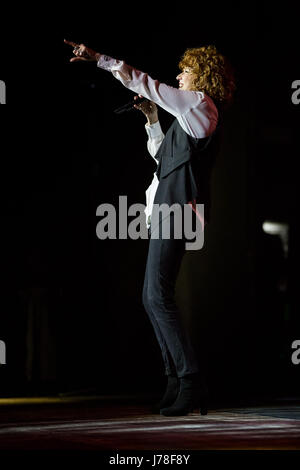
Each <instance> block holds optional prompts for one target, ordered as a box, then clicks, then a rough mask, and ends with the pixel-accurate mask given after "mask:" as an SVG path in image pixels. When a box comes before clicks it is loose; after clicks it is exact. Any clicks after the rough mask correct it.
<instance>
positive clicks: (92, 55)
mask: <svg viewBox="0 0 300 470" xmlns="http://www.w3.org/2000/svg"><path fill="white" fill-rule="evenodd" d="M65 43H66V44H69V45H70V46H72V47H73V53H74V55H75V57H73V58H72V59H70V61H71V62H77V61H94V62H97V65H98V67H100V68H102V69H105V70H108V71H110V72H111V73H112V74H113V75H114V77H115V78H117V79H118V80H120V82H121V83H122V84H123V85H124V86H126V87H127V88H129V89H130V90H132V91H134V92H135V93H137V94H138V95H142V96H143V97H144V98H147V99H148V100H150V101H152V102H154V103H156V104H157V105H159V106H160V107H162V108H163V109H165V110H166V111H167V112H169V113H170V114H172V115H173V116H175V117H176V118H178V120H179V123H180V125H181V126H182V127H183V129H184V130H185V131H186V132H187V133H188V134H189V135H191V136H193V137H196V138H202V137H206V136H208V135H210V134H211V133H212V132H213V131H214V130H215V128H216V125H217V121H218V111H217V108H216V106H215V105H214V103H213V101H212V100H211V98H209V97H208V96H207V95H204V93H202V92H201V91H188V90H179V89H177V88H173V87H171V86H169V85H166V84H164V83H160V82H159V81H157V80H154V79H152V78H151V77H150V76H149V75H148V74H147V73H144V72H141V71H139V70H136V69H134V68H133V67H131V66H129V65H127V64H125V62H124V61H122V60H116V59H113V58H111V57H109V56H107V55H103V54H100V53H98V52H95V51H93V50H92V49H89V48H88V47H86V46H85V45H84V44H76V43H74V42H71V41H66V40H65Z"/></svg>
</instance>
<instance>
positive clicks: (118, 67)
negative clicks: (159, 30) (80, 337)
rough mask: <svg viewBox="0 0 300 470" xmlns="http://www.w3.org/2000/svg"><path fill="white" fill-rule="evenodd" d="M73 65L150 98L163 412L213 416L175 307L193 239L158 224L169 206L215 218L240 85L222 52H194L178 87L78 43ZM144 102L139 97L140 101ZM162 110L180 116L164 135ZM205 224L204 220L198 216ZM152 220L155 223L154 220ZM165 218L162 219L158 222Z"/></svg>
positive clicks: (148, 305)
mask: <svg viewBox="0 0 300 470" xmlns="http://www.w3.org/2000/svg"><path fill="white" fill-rule="evenodd" d="M65 42H66V43H67V44H69V45H71V46H72V47H73V48H74V49H73V53H74V55H75V57H73V58H72V59H71V60H70V61H71V62H76V61H95V62H97V65H98V67H100V68H102V69H105V70H108V71H110V72H111V73H112V74H113V75H114V77H115V78H117V79H118V80H119V81H120V82H121V83H122V84H123V85H124V86H126V87H127V88H129V89H130V90H132V91H134V92H135V93H137V95H139V96H141V97H144V98H146V99H147V100H148V101H144V102H142V103H140V104H136V105H135V107H136V108H137V109H139V110H141V111H142V112H143V113H144V114H145V116H146V118H147V123H146V126H145V127H146V131H147V134H148V143H147V146H148V150H149V152H150V154H151V155H152V157H153V158H154V159H155V161H156V162H157V164H158V166H157V170H156V172H155V174H154V177H153V181H152V183H151V185H150V187H149V188H148V190H147V191H146V199H147V207H146V211H145V212H146V223H147V226H148V228H149V233H150V241H149V251H148V258H147V266H146V273H145V280H144V287H143V304H144V306H145V309H146V311H147V313H148V315H149V318H150V320H151V322H152V325H153V328H154V331H155V334H156V337H157V340H158V342H159V345H160V348H161V352H162V357H163V361H164V366H165V374H166V375H167V377H168V383H167V389H166V392H165V394H164V396H163V398H162V400H161V402H160V403H159V404H158V406H157V407H156V408H155V409H156V411H158V410H159V412H160V413H161V414H162V415H165V416H178V415H186V414H187V413H189V412H191V411H192V410H193V409H194V408H195V407H197V408H199V407H200V410H201V414H206V413H207V399H208V392H207V387H206V384H205V381H204V378H203V377H202V374H201V373H200V367H199V364H198V362H197V358H196V355H195V352H194V350H193V347H192V345H191V342H190V339H189V338H188V335H187V332H186V331H185V329H184V327H183V325H182V324H181V322H180V314H179V312H178V308H177V305H176V303H175V299H174V296H175V283H176V279H177V275H178V272H179V268H180V265H181V262H182V258H183V256H184V254H185V252H186V238H185V236H183V237H181V238H177V236H175V228H176V227H175V216H174V213H169V215H168V217H167V220H168V223H169V227H170V236H169V237H168V238H165V237H164V236H162V232H161V225H162V221H161V220H160V221H159V223H158V224H157V225H156V226H153V220H154V217H153V214H154V210H153V208H154V206H157V205H160V204H162V203H166V204H168V205H169V207H170V206H171V205H173V204H174V203H176V204H179V206H180V207H182V206H183V205H186V204H190V205H191V206H192V207H193V209H194V211H195V213H197V209H196V207H197V206H196V204H198V203H199V204H204V207H205V216H204V221H205V223H207V222H208V220H209V213H210V177H211V172H212V168H213V164H214V161H215V158H216V155H217V151H218V142H219V127H220V126H219V121H220V110H222V109H223V108H224V107H225V106H226V105H227V104H229V103H230V101H231V98H232V94H233V90H234V80H233V76H232V72H231V68H230V66H229V64H228V62H227V61H226V59H225V58H224V57H223V56H222V55H221V54H219V53H218V51H217V50H216V48H215V47H214V46H207V47H200V48H193V49H188V50H187V51H186V52H185V53H184V55H183V57H182V60H181V61H180V63H179V67H180V69H181V73H180V74H179V75H178V76H177V77H176V78H177V80H178V82H179V83H178V88H173V87H171V86H168V85H166V84H163V83H160V82H158V81H157V80H153V79H152V78H151V77H149V76H148V74H146V73H143V72H141V71H138V70H136V69H134V68H132V67H130V66H128V65H127V64H125V63H124V62H123V61H120V60H115V59H113V58H111V57H108V56H106V55H103V54H100V53H97V52H95V51H93V50H91V49H89V48H87V47H86V46H84V45H83V44H80V45H78V44H76V43H73V42H71V41H66V40H65ZM135 98H137V96H136V97H135ZM157 105H158V106H160V107H162V108H163V109H165V110H166V111H167V112H169V113H170V114H172V115H173V116H174V117H175V120H174V122H173V124H172V126H171V127H170V129H169V130H168V132H167V133H166V135H165V136H164V134H163V132H162V130H161V127H160V124H159V120H158V113H157ZM197 215H198V216H199V217H200V219H201V214H199V213H197ZM151 218H152V221H151ZM155 220H157V219H155Z"/></svg>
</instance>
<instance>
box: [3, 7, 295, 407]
mask: <svg viewBox="0 0 300 470" xmlns="http://www.w3.org/2000/svg"><path fill="white" fill-rule="evenodd" d="M163 6H164V9H163V10H162V5H159V4H157V3H156V4H153V5H150V4H147V5H143V4H142V3H138V4H137V5H134V4H131V5H127V6H122V7H120V6H119V5H117V4H114V5H111V6H105V7H103V6H102V5H101V4H100V2H99V4H97V5H94V4H93V3H89V2H86V3H85V4H84V5H83V4H70V5H66V4H62V3H60V4H58V5H56V4H54V3H53V2H52V3H51V4H45V3H44V4H40V5H38V6H34V7H31V6H28V5H22V6H18V7H17V8H16V9H15V11H13V12H12V11H10V12H5V15H4V16H5V18H6V22H7V29H3V30H2V31H1V36H2V38H1V42H2V53H1V56H2V60H1V62H2V65H1V75H0V79H1V80H4V81H5V83H6V87H7V105H6V106H5V107H4V106H2V107H1V144H2V145H1V157H2V158H1V170H2V171H1V175H2V184H1V191H2V196H1V208H2V210H1V219H2V231H1V232H2V237H3V241H2V245H1V247H2V256H1V260H2V263H1V264H2V269H3V276H2V295H1V323H0V339H1V340H3V341H5V343H6V350H7V364H6V365H4V366H1V367H0V378H1V392H0V393H2V394H3V395H7V394H12V395H19V394H24V393H27V394H30V393H34V394H36V393H50V392H53V391H54V392H68V391H72V390H74V391H76V390H97V391H98V392H100V393H113V394H118V393H127V392H128V393H129V392H130V393H132V392H133V393H138V392H140V391H154V392H156V391H158V390H160V389H161V386H162V384H163V364H162V361H161V358H160V352H159V349H158V346H157V344H156V341H155V338H154V334H153V332H152V328H151V325H150V323H149V321H148V318H147V317H146V313H145V312H144V309H143V306H142V300H141V291H142V285H143V275H144V268H145V262H146V256H147V246H148V242H147V240H136V241H133V240H105V241H100V240H99V239H97V237H96V232H95V229H96V224H97V221H98V219H97V217H96V208H97V206H99V205H100V204H102V203H104V202H107V203H112V204H115V205H117V204H118V197H119V195H127V197H128V205H129V204H131V203H135V202H140V203H144V202H145V198H144V196H145V195H144V191H145V189H146V187H147V186H148V185H149V184H150V182H151V179H152V173H153V171H154V170H155V167H154V162H153V161H152V159H151V157H149V156H148V155H147V150H146V133H145V130H144V123H145V122H144V121H145V120H144V117H143V116H142V115H141V114H139V113H138V112H137V111H133V112H132V113H128V114H126V115H121V116H118V115H116V114H114V113H113V109H114V108H116V107H118V106H119V105H121V104H123V103H126V102H127V101H129V100H131V99H132V98H133V94H132V93H131V92H130V91H129V90H127V89H126V88H124V87H123V86H122V85H121V84H120V83H119V82H118V81H117V80H115V79H114V78H113V77H112V75H111V74H110V73H108V72H106V71H103V70H100V69H97V67H96V66H95V64H81V63H72V64H71V63H69V57H70V56H71V49H70V48H69V47H68V46H66V45H65V44H64V43H63V39H64V38H66V39H70V40H73V41H75V42H83V43H85V44H87V45H88V46H89V47H91V48H93V49H95V50H97V51H99V52H102V53H105V54H107V55H111V56H112V57H116V58H120V59H124V60H125V61H126V62H127V63H129V64H130V65H133V66H135V67H136V68H138V69H140V70H143V71H146V72H148V73H149V74H150V75H151V76H152V77H153V78H157V79H159V80H160V81H161V82H166V83H168V84H170V85H172V86H176V79H175V78H176V75H177V74H178V67H177V64H178V61H179V58H180V56H181V55H182V54H183V52H184V50H185V49H186V48H187V47H197V46H200V45H203V44H215V45H216V46H217V47H218V48H219V49H220V51H221V52H223V53H224V54H225V55H227V56H228V58H229V59H230V60H231V62H232V64H233V66H234V68H235V70H236V76H237V93H236V99H235V103H234V105H233V106H232V108H231V110H230V111H229V113H228V117H227V121H226V124H225V137H224V142H223V147H222V151H221V153H220V155H219V158H218V162H217V165H216V168H215V171H214V178H213V181H214V185H213V213H212V222H211V224H210V225H209V226H208V228H207V231H206V234H205V246H204V248H203V250H201V251H200V252H199V253H196V254H195V255H194V256H193V257H191V256H187V258H186V259H185V261H184V263H183V266H182V269H181V272H180V277H179V282H178V291H177V296H178V302H179V304H180V306H181V310H182V313H183V317H184V320H185V321H186V322H187V327H188V328H189V329H190V332H191V335H192V338H193V342H194V345H195V348H196V350H197V353H198V355H199V359H200V361H201V363H202V364H203V366H204V367H205V369H206V372H207V376H208V379H209V385H210V387H211V389H212V392H213V395H214V396H215V397H216V400H221V399H223V398H224V397H225V398H227V399H229V400H230V399H237V398H240V397H250V398H251V397H257V396H267V397H270V396H282V395H295V394H297V393H299V386H298V382H297V380H296V378H297V366H296V365H293V364H292V362H291V354H292V349H291V344H292V342H293V341H294V340H295V339H299V336H300V332H299V318H298V305H299V302H298V295H297V288H298V284H297V276H296V273H295V267H296V266H297V261H298V259H299V254H298V247H297V236H298V231H297V230H298V229H297V224H296V221H297V220H296V219H297V213H298V210H297V205H296V202H297V176H296V175H297V172H296V164H297V157H298V156H299V150H298V147H297V144H298V143H297V135H296V130H298V122H299V109H300V105H299V106H298V107H297V105H294V104H293V103H292V100H291V95H292V89H291V84H292V82H293V81H294V80H297V79H299V78H300V77H299V66H298V64H299V60H298V59H299V52H298V51H297V42H296V30H297V29H296V26H297V12H296V11H295V7H294V6H289V5H288V4H287V3H285V5H284V7H283V6H282V5H280V6H275V5H272V4H268V3H267V2H265V3H263V2H257V3H255V2H247V3H244V2H243V3H239V2H230V1H227V2H222V3H221V2H220V4H216V3H214V4H211V5H205V4H199V3H197V4H195V3H191V4H186V5H180V4H178V3H177V4H175V3H174V4H173V2H170V4H169V5H168V4H164V5H163ZM160 121H161V124H162V127H163V130H165V131H166V130H167V128H168V125H169V124H170V122H171V117H170V116H169V115H168V114H167V113H166V112H165V111H163V110H161V111H160ZM269 219H271V220H274V221H277V222H280V223H286V224H288V225H289V229H290V238H289V241H290V243H289V252H288V256H287V258H286V259H282V246H281V244H280V243H279V242H278V237H274V236H267V235H266V234H265V233H264V232H263V231H262V229H261V223H262V221H264V220H269ZM298 367H300V365H299V366H298Z"/></svg>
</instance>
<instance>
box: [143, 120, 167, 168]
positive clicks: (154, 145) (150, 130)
mask: <svg viewBox="0 0 300 470" xmlns="http://www.w3.org/2000/svg"><path fill="white" fill-rule="evenodd" d="M145 129H146V132H147V135H148V141H147V148H148V152H149V153H150V155H151V157H153V158H154V160H155V161H156V163H157V164H158V160H157V159H156V158H155V155H156V153H157V151H158V149H159V147H160V146H161V143H162V141H163V140H164V138H165V135H164V133H163V131H162V130H161V127H160V123H159V121H157V122H155V123H154V124H151V125H149V124H146V125H145Z"/></svg>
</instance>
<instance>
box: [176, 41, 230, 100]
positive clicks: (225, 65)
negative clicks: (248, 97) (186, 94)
mask: <svg viewBox="0 0 300 470" xmlns="http://www.w3.org/2000/svg"><path fill="white" fill-rule="evenodd" d="M187 67H189V68H191V70H192V72H193V73H195V74H196V78H195V80H194V83H193V85H194V87H195V89H196V90H201V91H203V92H204V93H206V94H208V95H209V96H210V97H211V98H212V99H213V100H215V101H216V104H219V105H223V106H224V105H225V106H227V105H229V104H230V103H231V101H232V98H233V93H234V90H235V89H236V85H235V78H234V73H233V69H232V67H231V65H230V63H229V62H228V60H227V59H226V58H225V57H224V56H223V55H222V54H220V53H219V52H218V51H217V49H216V47H215V46H212V45H210V46H203V47H199V48H191V49H187V50H186V51H185V53H184V54H183V56H182V58H181V60H180V62H179V68H180V70H181V71H182V70H183V69H185V68H187Z"/></svg>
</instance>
